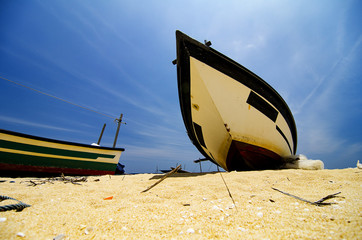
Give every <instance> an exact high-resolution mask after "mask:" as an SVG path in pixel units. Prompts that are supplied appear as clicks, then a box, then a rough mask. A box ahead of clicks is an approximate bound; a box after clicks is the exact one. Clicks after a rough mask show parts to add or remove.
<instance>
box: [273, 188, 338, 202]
mask: <svg viewBox="0 0 362 240" xmlns="http://www.w3.org/2000/svg"><path fill="white" fill-rule="evenodd" d="M272 189H273V190H275V191H278V192H281V193H283V194H285V195H288V196H290V197H293V198H295V199H298V200H301V201H303V202H307V203H310V204H312V205H316V206H324V205H332V204H336V203H326V202H324V201H325V200H327V199H330V198H335V197H340V196H337V195H338V194H340V193H341V192H337V193H334V194H330V195H328V196H325V197H324V198H322V199H320V200H318V201H315V202H312V201H308V200H306V199H303V198H301V197H298V196H295V195H292V194H290V193H287V192H284V191H282V190H279V189H277V188H273V187H272ZM341 198H343V197H341Z"/></svg>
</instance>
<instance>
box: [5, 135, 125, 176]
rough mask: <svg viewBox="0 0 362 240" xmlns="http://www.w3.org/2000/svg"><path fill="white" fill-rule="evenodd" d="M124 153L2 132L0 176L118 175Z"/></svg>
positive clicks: (120, 149)
mask: <svg viewBox="0 0 362 240" xmlns="http://www.w3.org/2000/svg"><path fill="white" fill-rule="evenodd" d="M123 151H124V149H123V148H109V147H99V146H93V145H86V144H81V143H72V142H66V141H60V140H54V139H49V138H43V137H37V136H32V135H27V134H22V133H17V132H12V131H8V130H2V129H0V171H1V173H0V174H4V173H6V174H7V175H11V173H12V172H14V173H16V174H19V173H20V174H21V173H23V174H27V173H28V174H29V173H32V174H60V173H63V174H66V175H104V174H114V173H115V170H116V166H117V163H118V161H119V158H120V156H121V153H122V152H123Z"/></svg>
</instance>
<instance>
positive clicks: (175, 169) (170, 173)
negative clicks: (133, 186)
mask: <svg viewBox="0 0 362 240" xmlns="http://www.w3.org/2000/svg"><path fill="white" fill-rule="evenodd" d="M180 168H181V165H178V166H177V167H176V168H174V169H173V170H172V171H171V172H168V173H166V174H165V175H164V176H163V177H162V178H161V179H160V180H158V181H157V182H156V183H154V184H153V185H151V186H149V187H148V188H147V189H146V190H143V191H142V192H141V193H144V192H147V191H148V190H150V189H151V188H153V187H154V186H156V185H157V184H159V183H160V182H162V181H163V180H165V179H166V178H167V177H168V176H170V175H172V174H174V173H175V172H177V171H178V170H179V169H180Z"/></svg>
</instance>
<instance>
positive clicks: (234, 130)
mask: <svg viewBox="0 0 362 240" xmlns="http://www.w3.org/2000/svg"><path fill="white" fill-rule="evenodd" d="M176 43H177V59H176V61H175V62H176V63H177V78H178V91H179V100H180V106H181V112H182V117H183V120H184V123H185V126H186V130H187V133H188V135H189V137H190V139H191V141H192V142H193V144H194V145H195V146H196V148H197V149H198V150H199V151H200V152H201V153H202V154H203V155H204V156H205V157H206V158H207V159H209V160H210V161H212V162H214V163H215V164H217V165H219V166H221V167H222V168H224V169H225V170H227V171H232V170H253V169H275V168H278V167H280V166H281V165H282V164H283V163H284V161H285V158H286V157H288V156H290V155H295V153H296V149H297V130H296V126H295V122H294V118H293V116H292V113H291V111H290V109H289V108H288V106H287V104H286V103H285V101H284V100H283V99H282V97H281V96H280V95H279V94H278V93H277V92H276V91H275V90H274V89H273V88H272V87H271V86H270V85H269V84H267V83H266V82H265V81H264V80H262V79H261V78H260V77H258V76H257V75H255V74H254V73H252V72H251V71H249V70H248V69H246V68H245V67H243V66H241V65H240V64H238V63H237V62H235V61H233V60H232V59H230V58H228V57H226V56H225V55H223V54H221V53H219V52H218V51H216V50H214V49H212V48H210V45H211V43H205V44H202V43H200V42H198V41H196V40H194V39H192V38H190V37H189V36H187V35H185V34H184V33H182V32H180V31H176Z"/></svg>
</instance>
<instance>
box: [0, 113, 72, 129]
mask: <svg viewBox="0 0 362 240" xmlns="http://www.w3.org/2000/svg"><path fill="white" fill-rule="evenodd" d="M0 121H4V122H8V123H12V124H21V125H24V126H31V127H37V128H45V129H52V130H59V131H66V132H78V131H77V130H74V129H69V128H61V127H56V126H52V125H48V124H41V123H35V122H30V121H25V120H22V119H18V118H13V117H7V116H0Z"/></svg>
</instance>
